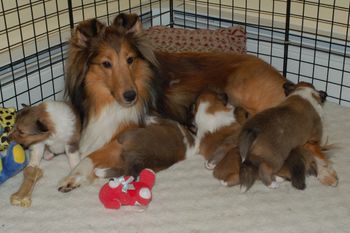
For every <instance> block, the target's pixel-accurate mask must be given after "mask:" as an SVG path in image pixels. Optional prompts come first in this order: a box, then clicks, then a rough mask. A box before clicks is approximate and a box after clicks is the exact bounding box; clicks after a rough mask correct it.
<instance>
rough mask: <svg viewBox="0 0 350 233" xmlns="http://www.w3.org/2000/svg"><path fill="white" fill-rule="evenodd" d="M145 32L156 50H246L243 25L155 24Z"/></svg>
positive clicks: (243, 51)
mask: <svg viewBox="0 0 350 233" xmlns="http://www.w3.org/2000/svg"><path fill="white" fill-rule="evenodd" d="M145 34H146V36H147V37H148V38H149V40H150V41H151V42H152V44H153V45H154V47H155V49H156V50H160V51H164V52H198V51H202V52H235V53H240V54H242V53H245V52H246V33H245V31H244V28H243V27H229V28H221V29H216V30H210V29H194V30H191V29H182V28H168V27H164V26H155V27H151V28H149V29H147V30H145Z"/></svg>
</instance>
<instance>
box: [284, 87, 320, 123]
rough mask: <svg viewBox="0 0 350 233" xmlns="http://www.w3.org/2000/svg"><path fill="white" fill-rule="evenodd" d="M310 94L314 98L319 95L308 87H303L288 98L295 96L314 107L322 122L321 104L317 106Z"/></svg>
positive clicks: (317, 103)
mask: <svg viewBox="0 0 350 233" xmlns="http://www.w3.org/2000/svg"><path fill="white" fill-rule="evenodd" d="M312 94H314V95H316V96H318V95H319V94H318V92H317V91H315V90H314V89H312V88H310V87H303V88H299V89H297V90H296V91H294V92H293V93H292V94H290V96H293V95H297V96H300V97H302V98H304V99H305V100H307V101H309V102H310V104H311V105H312V106H313V107H314V109H315V110H316V112H317V113H318V115H319V116H320V118H321V120H323V108H322V106H321V104H319V102H318V101H317V100H316V99H315V97H313V95H312Z"/></svg>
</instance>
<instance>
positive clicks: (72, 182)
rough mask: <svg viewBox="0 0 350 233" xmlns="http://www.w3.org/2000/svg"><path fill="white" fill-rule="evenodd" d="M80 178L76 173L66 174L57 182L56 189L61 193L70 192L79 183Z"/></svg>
mask: <svg viewBox="0 0 350 233" xmlns="http://www.w3.org/2000/svg"><path fill="white" fill-rule="evenodd" d="M81 180H82V177H81V176H80V175H78V174H76V175H70V176H67V177H66V178H64V179H63V180H62V181H61V182H60V183H59V184H58V191H60V192H62V193H67V192H70V191H72V190H73V189H75V188H78V187H79V186H80V185H81Z"/></svg>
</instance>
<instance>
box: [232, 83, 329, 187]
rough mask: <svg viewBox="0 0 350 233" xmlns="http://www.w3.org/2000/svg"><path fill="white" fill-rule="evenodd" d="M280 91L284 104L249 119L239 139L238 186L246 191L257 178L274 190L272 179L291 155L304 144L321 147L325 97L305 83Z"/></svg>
mask: <svg viewBox="0 0 350 233" xmlns="http://www.w3.org/2000/svg"><path fill="white" fill-rule="evenodd" d="M283 87H284V90H285V94H286V96H287V98H286V100H285V101H283V102H282V103H281V104H279V105H278V106H276V107H273V108H270V109H267V110H264V111H262V112H260V113H258V114H256V115H255V116H254V117H252V118H251V119H249V120H248V121H247V122H246V123H245V125H244V126H243V128H242V131H241V133H240V135H239V148H240V155H241V157H242V161H243V163H242V165H241V168H240V182H241V186H244V187H246V190H248V189H249V188H250V187H251V186H252V185H253V184H254V181H255V180H256V179H257V178H260V180H261V181H262V182H263V183H264V184H265V185H266V186H268V187H271V188H275V187H277V183H276V180H275V175H276V173H277V172H278V171H279V170H280V169H281V168H282V166H283V164H284V163H285V161H286V160H287V158H288V156H289V155H290V154H291V152H292V151H293V150H295V149H297V148H298V147H302V146H304V145H305V144H306V143H313V144H318V145H319V144H320V143H321V140H322V128H323V127H322V119H323V103H324V101H325V99H326V96H327V94H326V93H325V92H323V91H317V90H315V88H314V86H312V85H311V84H309V83H305V82H300V83H298V84H293V83H291V82H286V83H285V84H284V85H283ZM300 159H302V156H300ZM292 176H293V174H292ZM303 179H305V177H303ZM292 180H293V178H292ZM292 184H293V182H292ZM296 188H298V187H296ZM303 188H304V187H301V189H303Z"/></svg>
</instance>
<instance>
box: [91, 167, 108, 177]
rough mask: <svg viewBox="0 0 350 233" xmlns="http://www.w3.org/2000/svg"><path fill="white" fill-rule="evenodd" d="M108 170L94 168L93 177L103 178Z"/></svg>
mask: <svg viewBox="0 0 350 233" xmlns="http://www.w3.org/2000/svg"><path fill="white" fill-rule="evenodd" d="M109 169H110V168H95V170H94V172H95V175H96V176H97V177H99V178H105V177H106V174H107V172H106V171H108V170H109Z"/></svg>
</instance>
